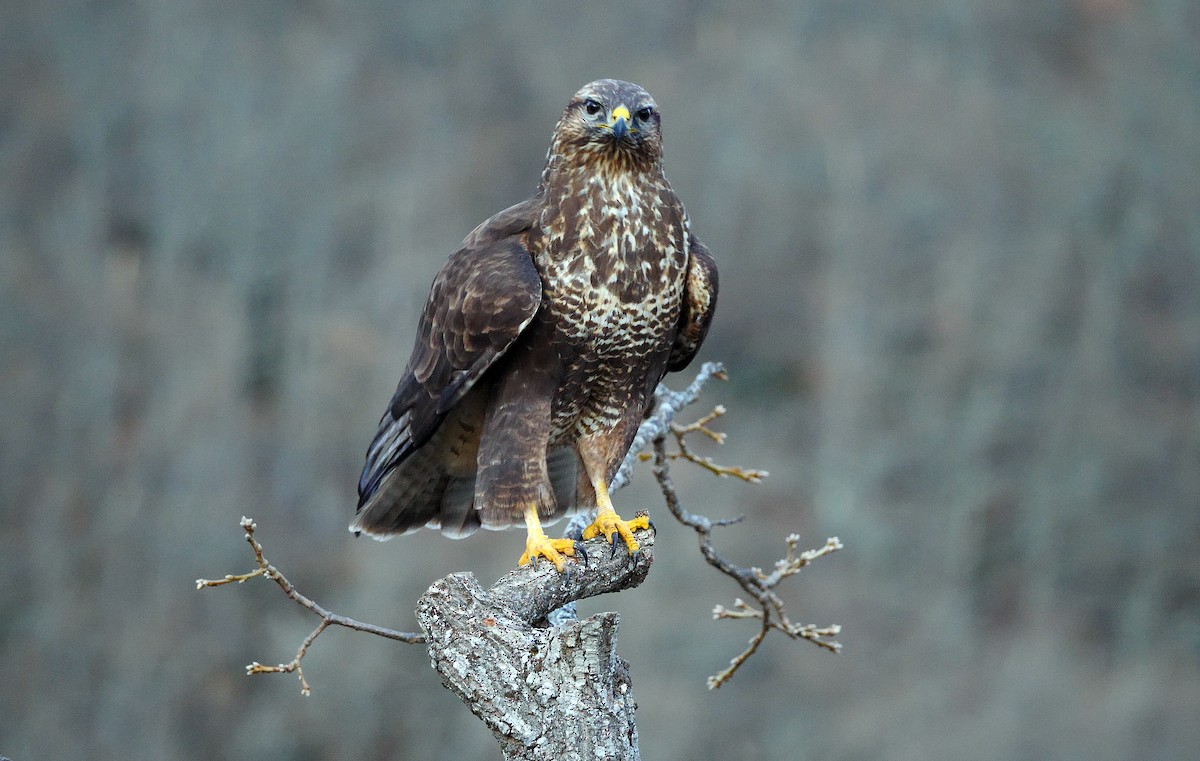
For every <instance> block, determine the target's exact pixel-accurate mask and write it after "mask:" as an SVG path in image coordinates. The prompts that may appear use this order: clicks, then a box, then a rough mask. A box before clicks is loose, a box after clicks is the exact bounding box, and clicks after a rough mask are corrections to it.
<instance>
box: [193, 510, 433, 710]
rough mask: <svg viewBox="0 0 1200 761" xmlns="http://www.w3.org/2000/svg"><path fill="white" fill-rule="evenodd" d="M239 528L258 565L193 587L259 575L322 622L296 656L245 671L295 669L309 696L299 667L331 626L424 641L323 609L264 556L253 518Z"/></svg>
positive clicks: (302, 689)
mask: <svg viewBox="0 0 1200 761" xmlns="http://www.w3.org/2000/svg"><path fill="white" fill-rule="evenodd" d="M241 527H242V528H243V529H244V530H245V531H246V541H247V542H249V544H250V548H251V549H252V550H253V551H254V561H255V563H256V564H257V565H258V568H256V569H254V570H253V571H249V572H247V573H242V574H226V575H225V576H224V578H220V579H196V589H204V588H205V587H219V586H222V585H224V584H232V583H234V582H237V583H238V584H242V583H244V582H246V581H247V580H249V579H252V578H254V577H255V576H262V577H263V578H266V579H270V580H271V581H273V582H275V583H276V584H277V585H279V588H280V589H281V590H283V594H284V595H285V596H286V597H287V598H288V599H290V600H292V601H293V602H295V603H296V604H298V605H300V606H301V607H303V608H305V609H307V610H309V611H311V612H312V613H314V614H316V615H318V616H320V617H321V623H320V624H319V625H318V626H317V628H316V629H314V630H313V632H312V633H311V634H309V635H308V636H307V637H305V638H304V641H303V642H302V643H301V644H300V648H299V649H298V650H297V651H296V657H295V658H293V659H292V660H291V661H290V662H288V663H281V664H279V665H277V666H264V665H263V664H261V663H259V662H258V661H255V662H254V663H251V664H250V665H249V666H247V667H246V673H247V674H249V675H254V674H280V673H282V674H290V673H292V672H296V676H297V677H298V678H299V679H300V693H301V694H302V695H309V694H310V693H311V690H310V688H309V685H308V682H307V681H306V680H305V679H304V671H303V669H301V668H300V661H301V660H302V659H303V658H304V656H305V655H306V654H307V653H308V648H309V646H311V645H312V643H313V642H314V641H315V640H316V638H317V637H319V636H320V635H321V632H323V631H325V630H326V629H327V628H329V627H330V626H343V627H345V628H347V629H354V630H355V631H360V632H366V633H367V634H375V635H378V636H380V637H387V638H388V639H394V640H398V641H400V642H408V643H410V644H423V643H424V642H425V641H426V640H425V636H424V635H422V634H417V633H412V632H402V631H397V630H395V629H388V628H386V627H383V626H377V625H375V624H367V623H363V622H362V621H355V620H354V619H353V618H347V617H346V616H342V615H338V614H337V613H332V612H330V611H328V610H326V609H325V608H323V607H322V606H320V605H318V604H317V603H316V602H314V601H313V600H311V599H309V598H308V597H306V596H305V595H303V594H301V593H300V591H299V590H297V589H296V587H295V586H294V585H293V584H292V582H290V581H288V579H287V577H286V576H284V575H283V574H282V573H280V572H279V569H277V568H276V567H275V566H273V565H271V563H270V562H269V561H268V560H267V558H266V556H265V555H264V554H263V547H262V544H260V543H259V541H258V540H257V539H255V538H254V530H255V529H256V528H258V526H257V524H255V523H254V521H253V520H252V519H250V518H246V517H243V518H242V521H241Z"/></svg>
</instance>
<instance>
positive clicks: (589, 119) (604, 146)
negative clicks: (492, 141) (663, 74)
mask: <svg viewBox="0 0 1200 761" xmlns="http://www.w3.org/2000/svg"><path fill="white" fill-rule="evenodd" d="M550 150H551V157H552V159H553V158H554V157H555V154H558V158H559V159H560V160H564V161H578V162H581V163H586V164H592V163H594V162H609V163H611V164H612V165H613V166H614V167H624V168H635V167H650V166H653V165H655V164H657V163H658V162H659V161H660V160H661V159H662V134H661V132H660V123H659V113H658V104H656V103H655V102H654V98H652V97H650V93H648V92H646V91H645V90H644V89H643V88H642V87H641V86H639V85H635V84H633V83H632V82H622V81H620V80H617V79H598V80H596V81H595V82H591V83H590V84H587V85H584V87H583V89H582V90H580V91H579V92H577V93H575V96H574V97H573V98H571V102H570V103H568V104H567V107H566V108H565V109H564V110H563V114H562V118H560V119H559V120H558V125H557V126H556V127H555V129H554V142H553V144H552V145H551V149H550Z"/></svg>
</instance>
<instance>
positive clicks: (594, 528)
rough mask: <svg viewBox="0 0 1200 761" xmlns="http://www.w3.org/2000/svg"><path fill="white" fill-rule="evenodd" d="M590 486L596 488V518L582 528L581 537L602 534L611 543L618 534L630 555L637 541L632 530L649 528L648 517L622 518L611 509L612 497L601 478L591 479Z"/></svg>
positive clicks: (587, 537)
mask: <svg viewBox="0 0 1200 761" xmlns="http://www.w3.org/2000/svg"><path fill="white" fill-rule="evenodd" d="M592 486H593V487H594V488H595V489H596V520H594V521H592V525H590V526H588V527H587V528H585V529H584V530H583V538H584V539H585V540H586V539H591V538H592V537H594V536H601V535H603V536H604V538H605V539H607V540H608V543H609V544H613V537H614V535H619V536H620V537H621V538H622V539H623V540H625V547H626V548H627V549H628V550H629V554H630V555H632V554H633V553H635V552H637V551H638V543H637V540H636V539H634V538H633V532H634V531H637V530H639V529H645V528H650V518H649V517H647V516H645V515H639V516H637V517H636V518H634V519H633V520H631V521H627V520H622V518H621V516H619V515H617V511H616V510H614V509H613V505H612V499H611V498H610V497H609V496H608V485H607V484H605V483H604V481H603V480H595V481H592Z"/></svg>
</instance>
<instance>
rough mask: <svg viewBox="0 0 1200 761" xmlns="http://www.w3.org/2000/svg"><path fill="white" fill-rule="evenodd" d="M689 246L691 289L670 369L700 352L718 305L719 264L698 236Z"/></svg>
mask: <svg viewBox="0 0 1200 761" xmlns="http://www.w3.org/2000/svg"><path fill="white" fill-rule="evenodd" d="M688 248H689V251H690V256H689V259H688V273H687V285H686V291H687V292H686V294H685V298H684V300H683V311H682V312H681V313H680V315H679V330H678V331H677V332H676V334H675V344H674V345H673V346H672V347H671V358H670V359H669V360H668V362H667V369H668V370H671V371H672V372H674V371H676V370H682V369H683V368H685V367H687V366H688V365H689V364H690V363H691V361H692V359H693V358H694V357H695V356H696V352H698V351H700V344H702V343H704V337H705V336H706V335H708V326H709V324H710V323H711V322H712V316H713V312H714V311H715V310H716V308H717V263H716V261H715V260H714V259H713V257H712V254H710V253H708V249H707V248H705V246H704V244H703V243H701V242H700V241H699V240H697V239H696V236H694V235H692V236H691V237H690V238H689V245H688Z"/></svg>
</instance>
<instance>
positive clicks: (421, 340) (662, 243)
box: [350, 79, 717, 572]
mask: <svg viewBox="0 0 1200 761" xmlns="http://www.w3.org/2000/svg"><path fill="white" fill-rule="evenodd" d="M660 127H661V124H660V115H659V109H658V105H657V104H656V103H655V102H654V99H653V98H651V97H650V94H649V93H648V92H646V91H645V90H644V89H642V88H641V87H639V86H638V85H635V84H632V83H630V82H621V81H617V80H612V79H602V80H598V81H596V82H592V83H591V84H589V85H587V86H585V87H584V88H583V89H582V90H580V91H579V92H578V93H576V94H575V96H574V97H573V98H571V101H570V103H568V104H567V107H566V109H565V110H564V111H563V113H562V117H561V118H560V119H559V120H558V124H557V125H556V127H555V129H554V135H553V139H552V141H551V143H550V149H549V151H548V152H547V156H546V166H545V169H544V170H543V171H542V176H541V182H540V183H539V184H538V188H537V192H536V193H534V195H533V197H532V198H530V199H528V200H526V201H523V202H522V203H518V204H516V205H515V206H512V207H509V208H508V209H505V210H504V211H501V212H500V213H498V214H496V215H495V216H493V217H492V218H490V219H488V220H487V221H485V222H483V223H482V224H481V225H479V226H478V227H476V228H475V229H474V230H473V231H472V232H471V233H470V234H469V235H468V236H467V237H466V239H465V240H464V241H463V243H462V245H461V246H460V247H459V248H458V250H456V251H455V252H454V253H452V254H451V255H450V258H449V260H448V261H447V262H446V264H445V265H444V266H443V267H442V269H441V271H440V272H439V273H438V275H437V277H436V278H435V279H434V281H433V287H432V289H431V290H430V293H429V299H428V301H427V302H426V303H425V308H424V311H423V312H422V314H421V319H420V323H419V326H418V328H417V338H416V345H415V346H414V348H413V352H412V356H411V358H410V359H409V361H408V367H407V368H406V369H405V371H404V376H403V377H402V378H401V379H400V384H399V386H398V387H397V388H396V393H395V394H394V395H393V396H392V400H391V402H390V403H389V404H388V407H387V410H386V411H385V412H384V413H383V418H382V419H381V420H380V422H379V430H378V432H377V433H376V434H375V438H374V440H373V441H372V443H371V446H370V449H369V450H368V451H367V462H366V466H365V467H364V468H363V472H362V477H361V478H360V479H359V484H358V495H359V499H358V512H357V515H356V517H355V519H354V522H353V523H352V524H351V525H350V530H351V531H353V532H355V533H360V532H365V533H367V534H369V535H371V536H374V537H376V538H386V537H388V536H390V535H394V534H402V533H408V532H411V531H415V530H417V529H418V528H421V527H422V526H429V527H433V528H439V527H440V528H441V530H442V532H443V533H445V534H447V535H449V536H452V537H460V536H465V535H467V534H470V533H472V532H473V531H474V530H475V529H476V528H478V527H480V526H483V527H484V528H488V529H501V528H506V527H508V526H513V525H519V524H520V523H521V522H522V521H524V524H525V526H526V528H527V530H528V536H527V538H526V540H525V553H524V554H523V555H522V556H521V559H520V564H522V565H524V564H526V563H528V562H529V561H530V560H536V559H537V558H539V557H542V558H545V559H547V560H549V561H550V562H552V563H553V564H554V566H555V567H556V568H557V569H558V570H559V571H560V572H561V571H562V570H563V569H564V565H565V563H564V556H575V553H576V547H575V544H574V543H573V542H572V541H571V540H569V539H551V538H549V537H548V536H546V534H545V532H544V531H543V529H542V523H543V522H544V521H545V522H549V521H553V520H556V519H558V518H560V517H561V516H563V515H565V514H568V513H573V512H578V511H583V510H590V509H592V508H595V509H596V511H597V513H596V516H595V521H594V522H593V523H592V524H591V525H590V526H589V527H588V528H587V529H586V530H585V532H584V535H583V538H584V539H585V540H586V539H590V538H593V537H595V536H597V535H602V536H604V537H605V538H606V539H607V540H608V542H609V543H610V544H613V548H614V551H615V549H616V546H617V545H616V544H615V543H614V539H615V537H619V538H620V539H622V540H623V541H624V543H625V546H626V548H627V550H628V552H629V553H630V554H633V553H634V552H636V551H637V550H638V543H637V540H636V539H635V538H634V536H633V531H635V530H638V529H642V528H646V527H647V524H648V519H647V518H646V516H645V515H644V514H641V515H639V516H638V517H636V518H634V519H633V520H631V521H626V520H623V519H622V518H621V517H620V516H618V515H617V513H616V512H615V510H614V509H613V505H612V501H611V500H610V499H609V495H608V485H609V483H610V481H611V479H612V478H613V476H614V475H615V474H616V471H617V469H618V467H619V466H620V464H621V461H622V460H623V458H624V456H625V454H626V452H627V451H628V450H629V447H630V445H631V443H632V441H633V437H634V435H635V434H636V432H637V428H638V424H639V423H640V421H641V420H642V418H643V417H644V416H645V414H646V413H647V411H648V408H649V407H650V405H651V404H652V403H653V401H654V389H655V387H656V386H657V385H658V382H659V381H660V380H662V378H663V376H664V375H665V374H666V372H667V371H668V370H680V369H683V368H684V367H686V366H687V365H688V363H689V362H691V360H692V358H693V357H694V356H695V354H696V352H697V350H698V349H699V348H700V344H701V342H702V341H703V340H704V337H705V335H706V334H707V332H708V327H709V323H710V320H711V319H712V315H713V309H714V307H715V305H716V298H717V270H716V265H715V263H714V261H713V258H712V256H711V255H710V254H709V252H708V250H707V249H706V248H705V247H704V246H703V244H701V243H700V241H699V240H697V239H696V237H695V235H693V234H692V232H691V228H690V225H689V222H688V217H687V213H686V212H685V211H684V208H683V204H682V203H681V202H680V200H679V198H678V197H677V196H676V195H675V193H674V191H673V190H672V189H671V185H670V183H668V182H667V178H666V176H665V175H664V174H663V170H662V134H661V131H660Z"/></svg>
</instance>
